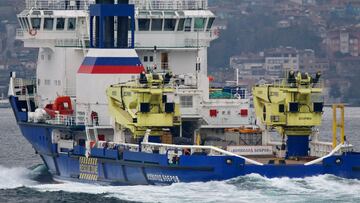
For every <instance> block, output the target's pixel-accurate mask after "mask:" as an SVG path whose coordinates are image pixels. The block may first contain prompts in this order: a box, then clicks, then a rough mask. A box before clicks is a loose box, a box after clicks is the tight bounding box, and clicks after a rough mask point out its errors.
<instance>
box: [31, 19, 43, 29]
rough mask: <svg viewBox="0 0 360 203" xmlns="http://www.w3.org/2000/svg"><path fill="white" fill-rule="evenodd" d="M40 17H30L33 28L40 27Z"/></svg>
mask: <svg viewBox="0 0 360 203" xmlns="http://www.w3.org/2000/svg"><path fill="white" fill-rule="evenodd" d="M40 24H41V18H31V25H32V28H33V29H37V30H38V29H40Z"/></svg>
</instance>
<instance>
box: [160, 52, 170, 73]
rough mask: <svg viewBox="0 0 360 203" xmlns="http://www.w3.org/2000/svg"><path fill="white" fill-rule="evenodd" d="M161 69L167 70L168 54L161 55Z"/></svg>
mask: <svg viewBox="0 0 360 203" xmlns="http://www.w3.org/2000/svg"><path fill="white" fill-rule="evenodd" d="M161 69H162V70H167V69H169V55H168V53H161Z"/></svg>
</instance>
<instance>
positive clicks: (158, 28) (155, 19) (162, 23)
mask: <svg viewBox="0 0 360 203" xmlns="http://www.w3.org/2000/svg"><path fill="white" fill-rule="evenodd" d="M154 21H159V22H161V24H160V27H159V26H158V27H157V28H156V29H154ZM163 27H164V19H163V18H152V19H151V27H150V30H151V31H163Z"/></svg>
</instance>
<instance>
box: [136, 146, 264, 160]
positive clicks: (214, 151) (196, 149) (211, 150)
mask: <svg viewBox="0 0 360 203" xmlns="http://www.w3.org/2000/svg"><path fill="white" fill-rule="evenodd" d="M169 150H178V151H179V150H180V151H184V152H185V151H188V152H189V154H195V153H201V154H206V155H212V156H234V157H238V158H241V159H243V160H245V161H246V162H248V163H250V164H255V165H263V164H262V163H260V162H257V161H255V160H252V159H249V158H246V157H244V156H240V155H237V154H234V153H232V152H229V151H226V150H223V149H220V148H217V147H214V146H200V145H173V144H162V143H152V142H142V143H141V151H143V152H149V153H153V152H154V151H158V152H159V153H160V154H166V153H167V152H168V151H169Z"/></svg>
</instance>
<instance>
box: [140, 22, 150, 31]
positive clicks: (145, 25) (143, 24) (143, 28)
mask: <svg viewBox="0 0 360 203" xmlns="http://www.w3.org/2000/svg"><path fill="white" fill-rule="evenodd" d="M138 26H139V31H149V29H150V19H139V20H138Z"/></svg>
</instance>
